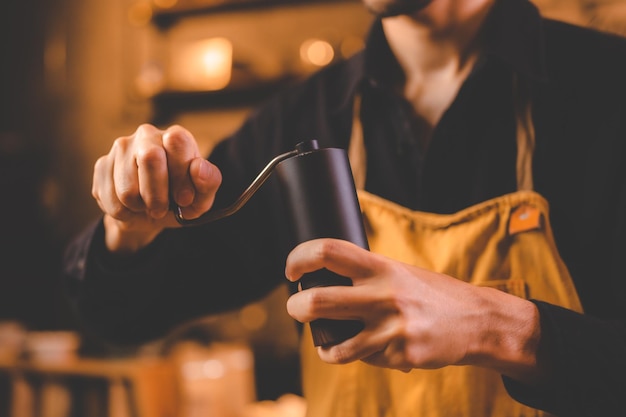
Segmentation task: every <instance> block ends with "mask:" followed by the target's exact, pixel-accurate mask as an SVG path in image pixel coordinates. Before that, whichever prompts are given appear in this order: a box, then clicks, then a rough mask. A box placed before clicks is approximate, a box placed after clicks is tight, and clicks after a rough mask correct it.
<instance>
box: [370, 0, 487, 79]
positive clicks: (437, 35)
mask: <svg viewBox="0 0 626 417" xmlns="http://www.w3.org/2000/svg"><path fill="white" fill-rule="evenodd" d="M494 1H495V0H435V1H433V2H431V3H430V4H429V5H428V6H427V7H425V8H424V9H422V10H420V11H418V12H416V13H415V14H413V15H400V16H394V17H388V18H384V19H383V22H382V24H383V28H384V31H385V35H386V37H387V40H388V42H389V45H390V47H391V50H392V51H393V53H394V55H395V56H396V58H397V59H398V62H399V63H400V66H401V67H402V68H403V70H404V72H405V75H406V76H407V79H410V78H411V77H412V76H413V75H415V74H427V73H429V72H432V71H438V70H441V69H444V68H447V69H451V70H453V69H454V68H456V70H457V71H458V72H459V73H461V72H463V69H464V68H465V67H466V66H467V65H468V64H470V65H471V64H473V60H474V59H475V57H476V56H477V55H478V53H479V50H480V45H479V42H478V33H479V31H480V28H481V26H482V24H483V22H484V20H485V18H486V16H487V14H488V12H489V10H490V9H491V6H492V5H493V3H494Z"/></svg>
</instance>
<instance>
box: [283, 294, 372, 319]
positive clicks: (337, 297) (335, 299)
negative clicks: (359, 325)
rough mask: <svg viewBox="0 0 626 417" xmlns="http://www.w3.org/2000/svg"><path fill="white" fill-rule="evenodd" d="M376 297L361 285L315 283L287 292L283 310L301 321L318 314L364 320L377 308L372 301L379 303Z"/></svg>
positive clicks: (327, 316) (335, 317)
mask: <svg viewBox="0 0 626 417" xmlns="http://www.w3.org/2000/svg"><path fill="white" fill-rule="evenodd" d="M378 297H379V295H378V294H374V293H372V292H371V290H368V289H367V288H366V287H365V286H342V285H335V286H330V287H315V288H309V289H307V290H304V291H300V292H297V293H295V294H293V295H291V296H290V297H289V298H288V299H287V312H288V313H289V315H290V316H291V317H293V318H294V319H295V320H297V321H299V322H301V323H306V322H310V321H313V320H316V319H320V318H325V319H335V320H360V321H363V322H367V321H371V320H372V315H373V314H375V313H374V312H375V311H377V310H375V309H372V305H376V304H377V303H382V300H379V298H378Z"/></svg>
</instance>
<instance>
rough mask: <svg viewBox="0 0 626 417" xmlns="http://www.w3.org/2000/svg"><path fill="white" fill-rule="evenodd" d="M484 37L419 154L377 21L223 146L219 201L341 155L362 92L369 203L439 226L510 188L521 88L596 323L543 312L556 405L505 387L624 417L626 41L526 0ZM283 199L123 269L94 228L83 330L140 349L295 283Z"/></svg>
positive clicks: (538, 161) (81, 265)
mask: <svg viewBox="0 0 626 417" xmlns="http://www.w3.org/2000/svg"><path fill="white" fill-rule="evenodd" d="M482 36H484V42H485V45H486V48H485V51H486V53H485V54H484V56H483V57H482V59H481V60H480V62H479V63H478V65H477V66H476V69H475V70H474V71H473V73H472V74H471V75H470V77H469V78H468V80H467V81H466V82H465V84H464V85H463V86H462V88H461V90H460V92H459V94H458V96H457V98H456V99H455V101H454V102H453V104H452V105H451V107H450V108H449V109H448V110H447V111H446V113H445V114H444V116H443V118H442V120H441V122H440V123H439V124H438V126H437V127H436V129H435V131H434V133H433V136H432V140H431V143H430V146H429V148H428V151H427V152H424V151H422V150H421V148H420V147H419V146H418V143H419V142H418V140H416V139H417V135H418V133H417V132H418V131H417V130H416V129H414V127H413V125H412V118H411V117H410V115H409V112H407V110H406V109H407V104H406V103H405V102H404V101H403V100H402V99H400V98H399V97H398V96H396V95H395V94H393V93H392V90H391V88H390V87H391V86H393V85H395V83H396V82H397V81H398V80H399V78H398V77H401V72H400V71H399V68H398V65H397V63H396V61H395V59H394V58H393V56H392V55H391V52H390V50H389V48H388V45H387V43H386V41H385V38H384V34H383V33H382V27H381V26H380V23H379V22H376V23H375V24H374V25H373V27H372V30H371V33H370V36H369V38H368V42H367V46H366V48H365V50H364V51H363V52H361V53H359V54H357V55H355V56H353V57H352V58H350V59H349V60H347V61H344V62H340V63H338V64H335V65H333V66H330V67H328V68H326V69H324V70H322V71H320V72H319V73H317V74H315V75H314V76H312V77H311V78H310V79H308V80H306V81H305V82H303V83H301V84H299V85H297V86H293V87H292V88H290V89H288V90H287V91H283V92H279V93H277V95H276V96H275V97H274V98H272V99H271V100H269V101H268V102H267V103H266V104H265V105H263V106H261V107H260V108H259V109H258V110H256V111H255V112H254V113H253V114H251V116H250V117H249V119H248V120H247V121H246V122H245V123H244V124H243V126H242V127H241V129H240V130H239V131H237V132H236V133H235V134H234V135H233V136H232V137H231V138H228V139H227V140H225V141H223V142H221V143H220V144H219V145H218V146H217V147H216V148H215V150H214V151H213V153H212V155H211V156H210V159H211V160H212V161H213V162H214V163H215V164H217V165H218V166H219V167H220V169H221V170H222V174H223V178H224V182H223V186H222V188H221V189H220V192H219V193H218V198H217V203H216V205H218V206H219V205H228V204H230V203H231V202H233V201H234V200H235V199H236V197H237V196H238V195H239V194H240V193H241V191H243V189H245V187H246V186H247V185H248V184H249V183H250V182H251V181H252V179H253V178H254V177H255V176H256V174H257V173H258V172H259V171H260V170H261V168H262V167H263V166H264V165H265V164H266V163H267V162H268V161H269V160H270V159H272V158H273V157H274V156H276V155H278V154H280V153H283V152H285V151H288V150H291V149H292V148H293V147H294V145H295V144H296V143H298V142H300V141H303V140H308V139H317V140H318V141H319V143H320V145H321V146H323V147H346V146H347V143H348V139H349V136H350V129H351V111H352V100H353V97H354V95H355V93H356V92H357V91H360V92H361V93H362V94H363V123H364V129H365V142H366V146H367V147H368V155H369V159H368V180H367V184H366V188H367V189H368V190H369V191H371V192H373V193H376V194H379V195H381V196H383V197H385V198H387V199H390V200H393V201H396V202H398V203H400V204H403V205H405V206H407V207H410V208H413V209H419V210H424V211H431V212H437V213H451V212H455V211H458V210H460V209H462V208H464V207H467V206H470V205H472V204H475V203H478V202H480V201H484V200H487V199H489V198H492V197H495V196H498V195H502V194H505V193H508V192H512V191H515V187H516V182H515V152H516V145H515V126H514V118H513V105H512V93H511V91H512V90H511V82H512V81H511V80H512V75H513V73H516V74H518V75H519V76H520V77H521V78H522V79H523V80H524V81H525V83H526V84H527V85H528V86H529V88H530V91H531V95H532V100H533V120H534V123H535V129H536V133H537V146H536V151H535V155H534V164H533V175H534V184H535V190H536V191H537V192H539V193H540V194H542V195H543V196H544V197H545V198H546V199H547V200H548V202H549V204H550V207H551V212H550V220H551V222H552V226H553V230H554V234H555V238H556V241H557V246H558V249H559V251H560V253H561V255H562V258H563V259H564V261H565V263H566V264H567V266H568V268H569V270H570V272H571V274H572V277H573V279H574V282H575V285H576V288H577V290H578V292H579V295H580V298H581V301H582V304H583V308H584V310H585V314H584V315H582V314H577V313H574V312H571V311H567V310H564V309H562V308H559V307H556V306H552V305H549V304H546V303H543V302H540V301H535V302H536V304H537V305H538V307H539V310H540V313H541V323H542V334H543V335H544V338H545V341H546V342H547V343H548V346H549V348H550V357H551V358H552V362H553V365H554V369H555V375H556V380H555V381H554V384H553V385H552V388H550V389H549V390H548V391H546V392H539V391H535V390H533V389H531V388H529V387H524V386H522V385H520V384H517V383H516V382H514V381H510V380H507V379H505V382H506V384H507V388H508V389H509V391H510V393H511V394H512V395H513V397H514V398H516V399H517V400H519V401H521V402H524V403H526V404H528V405H531V406H534V407H537V408H543V409H547V410H551V411H552V412H554V413H555V414H558V415H561V416H606V415H616V414H614V413H615V412H616V411H617V410H619V409H620V408H618V406H621V403H622V402H621V401H620V400H621V397H622V395H623V393H625V392H626V382H624V378H623V376H624V375H626V324H625V323H626V272H625V270H624V267H623V264H622V261H623V260H624V259H626V105H625V97H626V76H625V75H624V74H626V42H625V41H624V39H622V38H619V37H616V36H611V35H608V34H603V33H599V32H595V31H591V30H588V29H583V28H580V27H575V26H571V25H568V24H564V23H560V22H556V21H552V20H546V19H542V18H540V17H539V15H538V13H537V10H536V9H535V8H534V6H532V5H531V4H530V3H529V2H527V1H526V0H505V1H500V2H498V3H497V4H496V6H495V7H494V10H493V12H492V14H491V15H490V17H489V19H488V20H487V22H486V25H485V27H484V31H483V33H482ZM276 187H277V184H276V183H275V182H273V180H272V179H270V180H269V181H268V183H266V184H265V185H264V186H263V187H262V189H261V190H260V191H259V192H258V193H257V194H256V195H255V196H254V197H253V198H252V199H251V200H250V202H249V203H248V204H247V205H246V206H245V207H244V208H243V209H242V210H241V211H240V212H239V213H237V214H235V215H234V216H232V217H230V218H228V219H226V220H223V221H220V222H217V223H214V224H211V225H207V226H203V227H198V228H190V229H176V230H168V231H165V232H164V233H162V234H161V235H160V236H159V237H158V238H157V240H156V241H155V242H154V244H152V245H151V246H150V247H148V248H146V249H145V250H143V251H142V252H141V253H140V254H138V255H137V256H135V257H133V258H132V259H128V260H125V261H124V262H120V261H118V260H114V259H112V258H110V257H109V255H108V254H107V252H106V249H105V248H104V245H103V234H102V225H101V222H96V223H94V225H93V226H92V227H90V228H87V229H86V231H85V233H84V234H83V235H81V236H79V237H78V238H77V239H76V241H75V242H74V243H73V244H72V245H71V246H70V247H69V248H68V251H67V258H66V273H67V278H68V280H67V282H68V285H69V286H68V288H69V291H70V294H71V296H72V299H73V300H74V302H75V306H76V308H77V311H78V312H79V314H80V316H81V317H82V318H83V320H84V321H85V323H86V324H87V325H88V326H90V327H91V328H92V329H95V330H96V331H98V332H100V333H101V334H102V335H103V336H105V337H107V338H110V339H111V340H114V341H117V342H120V343H139V342H142V341H146V340H149V339H151V338H157V337H160V336H162V335H163V334H164V333H165V332H166V331H168V330H170V329H172V328H173V327H175V326H176V325H177V324H179V323H180V322H181V321H183V320H186V319H189V318H193V317H197V316H202V315H206V314H210V313H212V312H217V311H223V310H225V309H229V308H232V307H237V306H241V305H243V304H244V303H246V302H249V301H251V300H255V299H259V298H260V297H262V296H264V295H265V294H267V293H268V292H269V291H270V290H272V289H273V288H275V287H276V286H277V285H285V284H286V280H285V278H284V261H285V258H286V255H287V253H288V251H289V250H290V249H291V247H292V246H293V244H292V243H290V239H289V230H288V225H286V222H285V218H286V217H285V213H284V212H283V209H282V205H281V204H280V202H279V199H278V193H277V188H276ZM611 413H613V414H611Z"/></svg>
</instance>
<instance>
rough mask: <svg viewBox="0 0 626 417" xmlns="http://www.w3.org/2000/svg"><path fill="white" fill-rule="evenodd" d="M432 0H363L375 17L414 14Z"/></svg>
mask: <svg viewBox="0 0 626 417" xmlns="http://www.w3.org/2000/svg"><path fill="white" fill-rule="evenodd" d="M432 1H433V0H363V3H364V4H365V7H366V8H367V10H369V11H370V13H372V14H373V15H375V16H377V17H390V16H399V15H410V14H414V13H416V12H418V11H420V10H422V9H423V8H425V7H426V6H428V5H429V4H430V3H431V2H432Z"/></svg>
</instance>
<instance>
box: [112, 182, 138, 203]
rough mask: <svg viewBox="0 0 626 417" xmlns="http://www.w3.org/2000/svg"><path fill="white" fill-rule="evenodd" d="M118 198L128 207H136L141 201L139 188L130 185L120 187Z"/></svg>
mask: <svg viewBox="0 0 626 417" xmlns="http://www.w3.org/2000/svg"><path fill="white" fill-rule="evenodd" d="M117 198H118V199H119V200H120V202H121V203H122V204H123V205H124V206H126V207H132V206H135V205H136V204H137V203H138V202H139V201H141V197H140V196H139V189H138V187H133V186H130V185H127V186H123V187H118V188H117Z"/></svg>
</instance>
